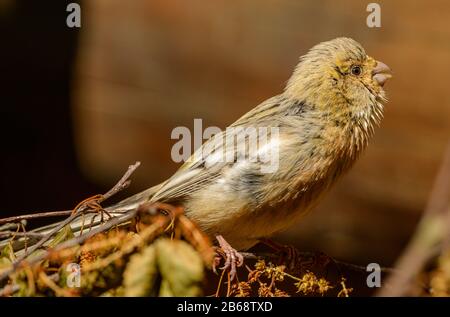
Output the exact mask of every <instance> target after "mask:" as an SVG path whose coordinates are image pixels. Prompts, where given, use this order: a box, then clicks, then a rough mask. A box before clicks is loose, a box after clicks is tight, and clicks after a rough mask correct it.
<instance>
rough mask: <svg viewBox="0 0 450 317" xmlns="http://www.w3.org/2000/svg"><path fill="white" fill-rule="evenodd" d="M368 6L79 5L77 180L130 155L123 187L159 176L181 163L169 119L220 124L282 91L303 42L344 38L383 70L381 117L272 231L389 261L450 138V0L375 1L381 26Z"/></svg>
mask: <svg viewBox="0 0 450 317" xmlns="http://www.w3.org/2000/svg"><path fill="white" fill-rule="evenodd" d="M368 3H369V1H357V0H354V1H349V0H348V1H331V0H329V1H313V0H310V1H294V0H292V1H288V0H285V1H275V0H270V1H260V0H241V1H225V0H217V1H200V0H195V1H194V0H190V1H182V0H178V1H172V0H169V1H166V0H134V1H119V0H94V1H85V2H82V3H81V8H82V27H81V29H80V30H79V41H78V46H77V49H76V52H77V55H76V57H75V58H74V60H73V62H74V63H75V64H74V65H75V66H74V67H75V68H73V69H74V75H73V77H71V78H73V82H72V85H71V87H72V89H71V90H70V95H71V99H70V100H71V105H72V106H71V109H72V114H73V118H72V122H73V127H74V140H75V145H76V157H77V159H78V163H77V164H78V165H77V166H79V167H80V170H81V172H80V173H81V175H83V177H84V180H85V181H86V182H87V183H93V184H94V187H95V186H97V187H96V188H106V187H108V186H110V185H112V184H113V183H114V182H115V181H116V180H117V179H118V177H120V175H122V173H123V171H124V169H125V168H126V167H127V166H128V165H129V164H131V163H133V162H135V161H136V160H139V161H141V162H142V166H141V167H140V168H139V170H138V172H137V173H136V174H135V175H134V180H135V182H134V184H133V187H132V188H131V189H130V190H128V193H131V192H135V191H138V190H141V189H144V188H146V187H149V186H151V185H154V184H156V183H158V182H161V181H163V180H164V179H166V178H167V177H169V176H170V175H171V174H172V173H173V172H174V171H175V170H176V168H177V166H178V164H175V163H173V162H172V160H171V157H170V152H171V147H172V145H173V144H174V143H175V142H176V140H171V138H170V134H171V131H172V129H174V128H175V127H177V126H186V127H189V128H190V129H192V128H193V120H194V118H201V119H203V124H204V128H205V127H207V126H210V125H215V126H219V127H221V128H225V127H226V126H227V125H228V124H230V123H232V122H233V121H234V120H236V119H237V118H238V117H239V116H241V115H242V114H244V113H245V112H247V111H248V110H250V109H251V108H253V107H254V106H256V105H257V104H258V103H260V102H262V101H263V100H265V99H266V98H268V97H270V96H272V95H275V94H278V93H279V92H281V91H282V89H283V87H284V84H285V82H286V80H287V79H288V77H289V76H290V74H291V71H292V69H293V67H294V66H295V65H296V63H297V61H298V57H299V56H300V55H301V54H304V53H305V52H306V51H307V50H308V49H309V48H310V47H312V46H313V45H315V44H317V43H318V42H321V41H325V40H329V39H332V38H335V37H337V36H348V37H352V38H354V39H355V40H357V41H359V42H360V43H361V44H363V46H364V47H365V49H366V51H367V52H368V53H369V54H370V55H372V56H374V57H375V58H377V59H379V60H382V61H383V62H385V63H386V64H388V65H389V66H390V67H391V68H392V69H393V71H394V79H393V80H391V81H389V82H388V84H387V87H386V90H387V92H388V95H389V100H390V101H389V103H388V105H387V107H386V111H385V120H384V121H383V124H382V127H381V128H379V129H378V130H377V132H376V136H375V138H374V140H373V141H372V142H371V144H370V146H369V149H368V151H367V152H366V153H365V154H364V155H363V156H362V157H361V159H360V160H359V162H358V163H357V164H356V166H355V167H354V168H353V169H352V170H351V172H350V173H349V174H348V175H346V176H345V177H344V178H343V179H342V180H341V181H340V182H339V183H338V185H337V186H335V187H334V188H333V189H332V191H331V192H330V193H329V194H328V195H327V196H326V199H325V200H324V201H323V202H322V203H321V204H320V205H319V206H318V208H317V209H316V210H315V211H314V212H313V213H310V214H309V215H307V216H306V217H305V218H304V219H303V221H302V222H301V223H299V224H298V225H296V226H295V227H293V228H291V229H290V230H289V231H287V232H285V233H283V234H280V236H279V237H278V239H279V240H281V241H284V242H286V243H290V244H294V245H296V246H298V247H299V248H301V249H302V250H319V251H323V252H325V253H327V254H329V255H332V256H334V257H336V258H338V259H342V260H347V261H351V262H355V263H360V264H363V265H365V264H367V263H370V262H378V263H380V264H382V265H391V264H392V262H393V261H394V260H395V258H396V257H397V256H398V254H399V253H400V252H401V250H402V248H403V246H404V245H405V243H406V242H407V241H408V238H409V236H410V234H411V233H412V231H413V230H414V226H415V224H416V223H417V220H418V219H419V217H420V213H421V211H422V210H423V208H424V205H425V203H426V200H427V197H428V194H429V192H430V189H431V185H432V183H433V179H434V176H435V173H436V172H437V169H438V166H439V162H440V160H441V156H442V154H443V152H444V148H445V145H446V143H447V142H448V141H449V135H450V97H449V94H448V88H449V85H450V79H449V78H448V70H449V69H450V27H449V24H448V21H449V20H450V3H448V1H444V0H441V1H434V2H433V5H432V6H431V5H430V4H429V3H428V2H427V1H424V0H421V1H419V0H415V1H408V3H406V2H400V1H395V2H394V1H377V3H379V4H380V5H381V23H382V26H381V28H372V29H371V28H368V27H367V26H366V17H367V15H368V14H369V13H368V12H366V6H367V4H368ZM62 14H63V15H64V14H65V12H63V13H62ZM61 23H64V22H61ZM60 27H61V28H64V25H61V26H60ZM54 150H55V152H57V151H58V149H57V148H55V149H54ZM84 188H87V187H84ZM48 194H49V195H50V193H48ZM80 198H81V197H80ZM62 207H63V208H64V207H66V206H62Z"/></svg>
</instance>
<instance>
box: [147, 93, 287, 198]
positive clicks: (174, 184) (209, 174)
mask: <svg viewBox="0 0 450 317" xmlns="http://www.w3.org/2000/svg"><path fill="white" fill-rule="evenodd" d="M281 98H282V97H280V96H275V97H272V98H270V99H268V100H266V101H264V102H263V103H261V104H260V105H258V106H257V107H256V108H254V109H252V110H251V111H249V112H248V113H246V114H245V115H244V116H242V117H241V118H240V119H238V120H237V121H236V122H234V123H233V124H232V125H230V127H244V128H245V127H257V126H258V125H260V124H258V123H261V122H267V121H269V120H265V118H266V119H269V118H270V117H271V116H272V115H273V113H274V112H275V111H276V109H277V107H278V106H279V105H280V101H281V100H280V99H281ZM255 117H258V118H259V120H258V121H255V120H254V118H255ZM225 138H226V131H222V132H220V133H218V134H217V135H215V136H214V137H212V138H210V139H209V140H208V141H206V142H205V143H204V144H203V145H202V146H201V147H200V148H199V149H198V150H197V151H196V152H195V153H194V154H193V155H192V156H191V157H190V158H189V160H187V161H186V162H185V163H184V164H183V165H182V166H181V167H180V169H179V170H178V171H177V172H176V173H175V174H174V175H173V176H172V177H171V178H169V179H168V180H167V181H165V182H164V183H163V184H161V187H160V188H159V190H158V191H157V192H156V193H155V195H153V197H152V198H151V201H173V200H179V199H182V198H183V197H186V196H189V195H191V194H193V193H195V192H196V191H198V190H199V189H202V188H204V187H205V186H206V185H208V184H210V183H212V182H214V181H215V180H217V179H218V178H220V176H221V175H222V171H223V169H226V168H227V167H229V166H230V165H232V164H233V163H234V161H233V162H217V163H214V164H205V163H207V161H208V159H211V156H207V155H202V151H203V150H204V149H205V147H208V146H210V147H214V149H215V153H221V155H222V156H221V157H222V158H223V157H227V156H226V155H227V154H229V155H232V156H234V155H235V153H236V148H235V147H234V148H233V147H231V148H230V147H228V146H225V144H224V143H225V142H217V143H212V142H215V141H216V140H224V139H225ZM230 151H234V153H229V152H230ZM224 155H225V156H224Z"/></svg>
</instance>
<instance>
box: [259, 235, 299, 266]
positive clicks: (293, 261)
mask: <svg viewBox="0 0 450 317" xmlns="http://www.w3.org/2000/svg"><path fill="white" fill-rule="evenodd" d="M259 241H260V242H261V243H263V244H265V245H267V246H269V247H270V248H272V249H274V250H275V251H277V252H278V253H279V254H280V260H279V262H280V263H284V264H286V266H287V269H288V270H289V271H291V272H292V271H294V270H295V268H296V267H297V265H298V264H299V263H301V254H300V251H298V250H297V248H295V247H294V246H292V245H284V244H280V243H278V242H275V241H273V240H271V239H266V238H264V239H260V240H259Z"/></svg>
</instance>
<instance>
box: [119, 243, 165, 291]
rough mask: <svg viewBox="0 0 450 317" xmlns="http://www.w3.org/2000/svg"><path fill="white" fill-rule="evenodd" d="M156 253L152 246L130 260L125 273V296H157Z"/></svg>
mask: <svg viewBox="0 0 450 317" xmlns="http://www.w3.org/2000/svg"><path fill="white" fill-rule="evenodd" d="M157 274H158V271H157V267H156V252H155V246H154V245H150V246H148V247H146V248H145V249H144V250H143V251H142V252H140V253H137V254H134V255H133V256H132V257H131V258H130V262H129V263H128V265H127V267H126V269H125V272H124V276H123V277H124V291H123V292H124V296H156V295H157V292H156V290H155V286H156V285H155V284H156V278H157Z"/></svg>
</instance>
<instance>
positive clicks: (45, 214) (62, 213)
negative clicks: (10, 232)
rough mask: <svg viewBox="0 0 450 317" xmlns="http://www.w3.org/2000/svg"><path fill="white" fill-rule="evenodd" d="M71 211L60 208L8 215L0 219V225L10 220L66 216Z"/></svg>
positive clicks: (10, 221)
mask: <svg viewBox="0 0 450 317" xmlns="http://www.w3.org/2000/svg"><path fill="white" fill-rule="evenodd" d="M71 213H72V210H61V211H46V212H39V213H34V214H28V215H21V216H14V217H8V218H3V219H0V225H3V224H6V223H12V222H19V221H22V220H30V219H37V218H46V217H61V216H68V215H70V214H71Z"/></svg>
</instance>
